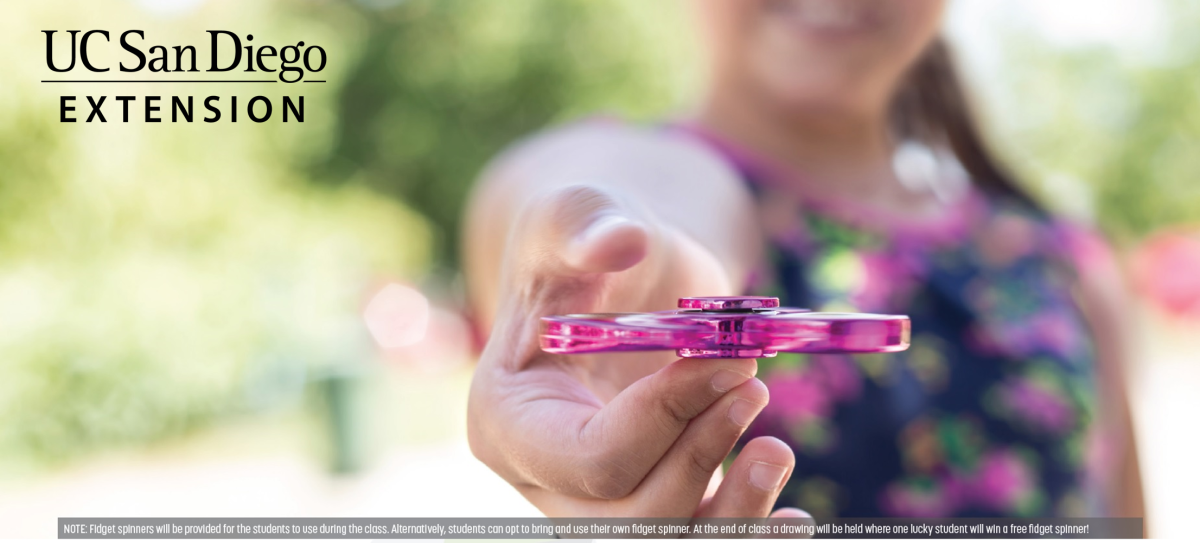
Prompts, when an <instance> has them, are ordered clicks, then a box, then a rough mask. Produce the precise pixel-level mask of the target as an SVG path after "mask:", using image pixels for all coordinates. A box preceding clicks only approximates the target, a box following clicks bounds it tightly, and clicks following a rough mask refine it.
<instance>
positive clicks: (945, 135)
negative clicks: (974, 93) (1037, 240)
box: [892, 36, 1042, 211]
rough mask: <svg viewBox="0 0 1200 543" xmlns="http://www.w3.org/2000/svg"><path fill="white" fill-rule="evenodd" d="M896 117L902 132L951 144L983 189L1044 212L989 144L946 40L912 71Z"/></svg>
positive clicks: (934, 44) (927, 52)
mask: <svg viewBox="0 0 1200 543" xmlns="http://www.w3.org/2000/svg"><path fill="white" fill-rule="evenodd" d="M892 115H893V122H894V123H895V126H896V129H897V130H898V131H899V133H900V135H901V136H903V137H908V138H914V139H916V140H918V141H923V142H926V143H929V144H933V145H946V146H948V147H949V148H950V150H951V151H953V152H954V155H955V156H956V157H957V158H958V161H959V162H961V163H962V165H963V168H964V169H966V171H967V173H969V174H970V175H971V178H972V180H973V182H974V183H975V184H976V185H977V186H979V187H980V188H982V189H983V190H985V191H987V192H990V193H993V194H995V195H998V196H1007V197H1011V198H1014V199H1016V200H1018V201H1021V202H1023V203H1025V204H1027V205H1029V206H1031V207H1032V208H1034V209H1036V210H1039V211H1040V210H1042V207H1041V206H1040V205H1038V203H1037V202H1036V201H1035V200H1034V199H1033V198H1032V197H1031V196H1030V195H1029V193H1027V192H1026V191H1025V190H1024V189H1022V188H1021V186H1020V184H1019V183H1017V182H1016V180H1015V178H1014V177H1013V176H1012V174H1010V173H1009V172H1008V171H1007V170H1005V169H1004V168H1003V167H1001V165H1000V163H999V162H998V161H997V160H996V158H995V155H994V154H993V153H992V152H991V151H990V150H989V149H988V147H987V145H986V143H985V142H984V140H983V137H982V135H981V133H980V132H979V126H978V123H977V122H976V119H975V112H974V110H973V109H972V106H971V104H970V103H969V102H968V99H967V95H966V91H965V90H964V88H963V83H962V80H961V78H960V77H959V74H958V69H957V67H956V66H955V64H954V58H953V56H952V55H951V53H950V47H949V46H948V45H947V44H946V41H945V39H944V38H942V37H940V36H939V37H937V38H935V39H934V40H933V42H931V43H930V44H929V46H928V48H927V49H926V50H925V52H924V53H923V54H922V56H921V58H920V59H918V60H917V62H916V64H914V65H913V67H912V68H911V69H910V70H909V73H908V76H907V79H906V80H905V81H904V82H903V83H902V84H901V87H900V90H899V92H898V93H896V98H895V102H894V103H893V105H892Z"/></svg>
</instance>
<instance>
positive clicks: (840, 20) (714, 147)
mask: <svg viewBox="0 0 1200 543" xmlns="http://www.w3.org/2000/svg"><path fill="white" fill-rule="evenodd" d="M689 5H691V6H693V7H694V10H695V15H696V19H697V21H698V24H699V26H700V29H701V34H702V36H703V38H704V42H705V44H706V45H707V57H706V58H707V61H708V66H707V68H708V70H707V71H708V74H709V78H708V83H707V85H708V86H707V92H706V93H705V95H704V99H703V100H702V102H701V104H700V105H699V107H698V108H697V109H696V111H695V112H694V113H693V114H692V115H691V116H690V117H688V118H687V119H686V120H684V121H682V122H678V123H675V124H673V125H670V126H664V127H657V128H641V127H634V126H628V125H625V124H621V123H619V122H612V121H607V122H606V121H599V122H587V123H582V124H578V125H574V126H570V127H566V128H562V129H558V130H555V131H552V132H548V133H544V134H541V135H538V136H536V137H534V138H532V139H530V140H528V141H526V142H524V143H522V144H520V145H518V146H516V147H515V148H513V149H512V150H510V151H509V152H508V153H506V154H505V155H504V156H502V157H500V158H498V159H497V160H496V161H495V163H494V164H493V165H492V166H491V167H490V168H489V169H488V171H487V172H486V173H485V175H484V176H483V179H482V180H481V182H480V184H479V186H478V188H477V190H476V192H475V195H474V198H473V200H472V202H471V204H470V207H469V211H468V223H467V226H466V230H465V236H466V243H465V247H466V255H465V262H466V273H467V277H468V281H469V287H470V290H471V295H472V301H473V304H474V306H475V308H476V310H477V313H478V315H479V316H480V320H481V325H482V326H483V327H484V328H485V330H487V331H488V333H489V334H490V339H489V342H488V344H487V347H486V349H485V350H484V353H483V355H482V357H481V361H480V364H479V368H478V370H477V373H476V377H475V380H474V383H473V386H472V390H471V397H470V408H469V428H470V436H469V437H470V441H471V445H472V449H473V450H474V452H475V454H476V455H477V456H478V457H479V458H480V459H481V460H482V461H484V462H485V463H487V464H488V465H489V466H490V467H491V468H492V469H494V470H495V471H496V472H497V473H498V474H500V475H501V476H502V477H504V478H505V479H506V480H508V481H509V482H510V483H512V484H513V485H514V486H515V487H516V488H518V489H519V490H520V491H521V492H522V493H523V494H524V495H525V496H527V497H528V498H529V499H530V500H531V501H532V502H533V503H534V504H535V505H537V506H538V507H539V508H541V509H542V510H543V511H544V512H546V513H547V514H549V515H562V516H576V517H583V516H657V517H683V516H736V517H751V516H763V515H767V514H772V513H771V512H772V511H773V510H775V512H774V513H773V514H774V515H777V516H779V515H782V516H795V515H802V514H803V513H802V512H801V511H799V510H798V509H794V507H800V508H804V509H807V510H808V511H810V512H812V513H814V514H818V515H822V516H843V517H882V516H943V517H944V516H1027V515H1028V516H1064V515H1118V516H1142V514H1141V505H1140V501H1141V499H1140V483H1139V479H1138V473H1137V465H1136V456H1135V454H1134V450H1133V447H1132V434H1131V430H1130V418H1129V414H1128V410H1127V407H1126V406H1127V402H1126V399H1125V394H1124V389H1123V380H1122V377H1121V374H1122V372H1121V365H1122V355H1123V349H1124V347H1125V345H1124V341H1123V339H1122V336H1121V332H1122V330H1123V327H1122V326H1121V321H1120V316H1121V311H1120V309H1121V300H1120V298H1119V295H1118V294H1117V293H1118V292H1119V288H1118V286H1119V283H1118V279H1117V276H1116V275H1115V272H1114V266H1113V265H1112V262H1111V259H1110V258H1109V257H1108V256H1107V253H1106V252H1105V251H1104V249H1103V245H1102V244H1100V243H1098V242H1097V241H1096V238H1095V237H1094V236H1090V235H1088V234H1087V233H1086V231H1085V230H1083V229H1080V228H1074V227H1071V226H1070V225H1068V224H1065V223H1064V222H1063V221H1060V220H1057V219H1056V218H1055V217H1053V216H1052V215H1050V214H1049V213H1047V212H1046V211H1045V210H1044V209H1043V208H1042V207H1041V206H1039V205H1038V204H1037V203H1036V202H1035V201H1033V200H1032V199H1031V198H1030V197H1029V196H1027V195H1026V194H1025V193H1024V192H1023V191H1022V190H1021V189H1020V188H1019V186H1018V185H1017V184H1015V183H1014V182H1013V181H1012V179H1011V178H1010V177H1009V175H1008V174H1007V173H1006V172H1005V170H1004V169H1003V168H1001V167H1000V166H999V165H998V164H997V162H996V161H995V159H994V158H993V157H992V155H991V154H990V153H989V151H988V150H987V148H986V147H985V146H984V145H983V142H982V141H981V139H980V136H979V134H978V133H977V131H976V128H975V124H974V122H973V120H972V117H971V114H970V111H969V109H968V107H967V104H966V100H965V97H964V96H963V92H962V87H961V86H960V84H959V81H958V78H957V76H956V74H955V72H954V69H953V66H952V64H951V62H950V58H949V54H948V51H947V48H946V45H945V43H944V42H943V41H942V40H941V39H940V38H938V37H937V29H938V26H939V21H940V18H941V15H942V11H943V2H942V1H941V0H910V1H906V2H890V1H884V0H696V1H695V2H693V3H691V4H689ZM744 293H750V294H772V295H779V296H780V297H781V298H782V301H783V302H784V304H785V305H791V306H801V307H811V308H813V309H817V310H856V311H867V312H879V313H902V314H908V315H910V316H911V317H912V323H913V344H912V347H911V348H910V349H909V350H908V351H907V352H905V353H899V354H895V355H870V356H846V355H821V356H811V357H803V358H802V357H787V356H785V355H781V356H780V357H779V358H777V359H771V360H764V361H763V363H762V365H761V366H760V365H759V364H758V363H756V362H755V361H754V360H693V359H685V360H680V361H672V359H671V357H669V356H668V355H663V354H661V353H652V354H625V355H619V356H618V355H596V356H591V357H582V356H579V357H571V358H570V359H566V358H563V357H557V356H551V355H547V354H546V353H542V352H540V351H539V350H538V347H537V332H538V318H539V317H541V316H544V315H551V314H564V313H581V312H585V313H594V312H610V311H656V310H662V309H667V308H671V307H673V305H674V301H675V299H676V298H678V297H681V296H689V295H732V294H744ZM756 376H762V380H759V379H758V378H757V377H756ZM768 398H769V400H770V401H769V402H768ZM735 448H736V450H737V455H736V457H735V458H734V459H733V461H732V462H731V463H730V464H729V466H728V470H726V472H725V474H724V477H723V478H722V477H721V476H720V475H719V474H718V468H720V467H721V464H722V462H723V461H724V460H725V458H726V457H727V456H728V454H729V453H730V451H731V450H733V449H735ZM793 470H794V471H795V474H794V475H793ZM1098 474H1106V475H1107V477H1097V476H1096V475H1098ZM777 507H780V508H779V509H778V510H776V508H777Z"/></svg>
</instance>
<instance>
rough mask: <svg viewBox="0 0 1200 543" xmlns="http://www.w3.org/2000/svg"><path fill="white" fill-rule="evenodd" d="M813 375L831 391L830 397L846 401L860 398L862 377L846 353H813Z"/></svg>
mask: <svg viewBox="0 0 1200 543" xmlns="http://www.w3.org/2000/svg"><path fill="white" fill-rule="evenodd" d="M812 361H813V365H812V370H811V373H812V376H813V379H814V380H815V381H817V382H818V383H820V384H822V385H824V387H825V388H826V389H827V390H828V391H829V395H830V397H831V398H830V399H831V400H832V401H835V402H845V401H850V400H854V399H856V398H858V395H859V393H860V392H861V391H862V377H861V376H860V375H859V373H858V366H857V365H855V364H854V362H853V361H852V360H850V358H849V357H847V356H844V355H820V354H818V355H813V358H812Z"/></svg>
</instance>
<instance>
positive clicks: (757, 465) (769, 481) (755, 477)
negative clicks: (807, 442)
mask: <svg viewBox="0 0 1200 543" xmlns="http://www.w3.org/2000/svg"><path fill="white" fill-rule="evenodd" d="M785 475H787V468H786V467H784V466H776V465H775V464H767V463H765V462H752V463H751V464H750V484H751V485H754V486H755V487H757V488H759V489H760V490H765V491H767V492H774V491H776V490H779V485H781V484H783V477H784V476H785Z"/></svg>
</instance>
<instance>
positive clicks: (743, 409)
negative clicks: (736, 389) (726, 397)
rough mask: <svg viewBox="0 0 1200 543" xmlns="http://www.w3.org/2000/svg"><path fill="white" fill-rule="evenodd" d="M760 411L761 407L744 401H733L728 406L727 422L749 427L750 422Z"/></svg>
mask: <svg viewBox="0 0 1200 543" xmlns="http://www.w3.org/2000/svg"><path fill="white" fill-rule="evenodd" d="M759 411H762V406H761V405H757V404H754V403H751V402H748V401H746V400H734V401H733V404H732V405H730V406H729V420H731V421H733V423H734V424H736V425H738V426H750V422H751V421H753V420H754V417H755V416H757V415H758V412H759Z"/></svg>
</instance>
